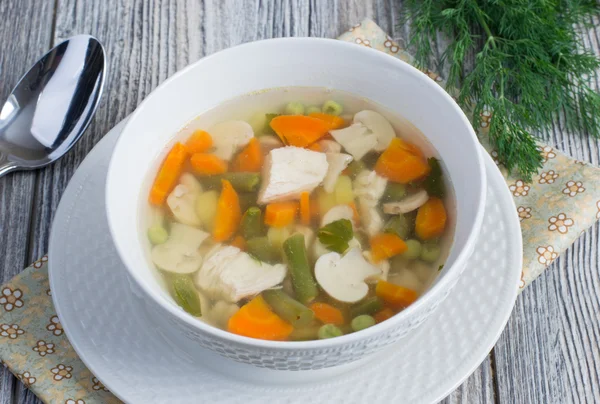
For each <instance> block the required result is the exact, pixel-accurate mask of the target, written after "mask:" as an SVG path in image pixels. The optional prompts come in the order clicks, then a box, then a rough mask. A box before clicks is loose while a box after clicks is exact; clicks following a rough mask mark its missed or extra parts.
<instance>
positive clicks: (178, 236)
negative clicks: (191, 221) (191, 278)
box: [150, 223, 209, 274]
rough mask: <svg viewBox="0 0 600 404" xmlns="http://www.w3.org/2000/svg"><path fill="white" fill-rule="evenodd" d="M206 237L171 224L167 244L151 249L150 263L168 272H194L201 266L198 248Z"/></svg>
mask: <svg viewBox="0 0 600 404" xmlns="http://www.w3.org/2000/svg"><path fill="white" fill-rule="evenodd" d="M208 236H209V234H208V233H206V232H204V231H202V230H200V229H197V228H195V227H192V226H188V225H185V224H181V223H173V224H171V234H170V235H169V239H168V240H167V242H166V243H163V244H159V245H157V246H154V248H152V252H151V254H150V255H151V258H152V262H154V264H156V266H157V267H159V268H160V269H162V270H164V271H168V272H174V273H178V274H190V273H192V272H196V271H197V270H198V269H200V267H201V266H202V255H201V254H200V252H199V251H198V248H199V247H200V245H201V244H202V243H203V242H204V240H206V239H207V238H208Z"/></svg>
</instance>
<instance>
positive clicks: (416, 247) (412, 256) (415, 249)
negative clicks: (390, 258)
mask: <svg viewBox="0 0 600 404" xmlns="http://www.w3.org/2000/svg"><path fill="white" fill-rule="evenodd" d="M406 247H407V249H406V251H404V253H403V254H402V256H403V257H404V258H406V259H409V260H416V259H417V258H419V257H420V256H421V250H422V249H423V247H422V245H421V242H420V241H418V240H412V239H411V240H406Z"/></svg>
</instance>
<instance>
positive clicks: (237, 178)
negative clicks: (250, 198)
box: [201, 173, 260, 192]
mask: <svg viewBox="0 0 600 404" xmlns="http://www.w3.org/2000/svg"><path fill="white" fill-rule="evenodd" d="M221 180H227V181H229V182H230V183H231V186H232V187H233V188H234V189H235V190H236V191H238V192H256V191H258V187H259V186H260V174H259V173H226V174H220V175H211V176H208V177H203V178H201V181H202V183H203V185H205V186H206V187H207V188H209V189H221Z"/></svg>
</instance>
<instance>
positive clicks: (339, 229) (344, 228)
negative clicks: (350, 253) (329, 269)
mask: <svg viewBox="0 0 600 404" xmlns="http://www.w3.org/2000/svg"><path fill="white" fill-rule="evenodd" d="M317 236H318V237H319V241H320V242H321V244H323V245H324V246H325V247H326V248H327V249H328V250H331V251H335V252H337V253H340V254H343V253H344V251H346V250H347V249H348V247H349V245H348V242H349V241H350V240H352V238H353V237H354V232H353V231H352V223H351V222H350V220H348V219H340V220H336V221H335V222H331V223H329V224H328V225H327V226H325V227H321V228H320V229H319V232H318V233H317Z"/></svg>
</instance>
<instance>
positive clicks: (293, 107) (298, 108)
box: [285, 102, 304, 115]
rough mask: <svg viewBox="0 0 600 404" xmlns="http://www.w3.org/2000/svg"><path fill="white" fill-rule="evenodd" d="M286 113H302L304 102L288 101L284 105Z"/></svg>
mask: <svg viewBox="0 0 600 404" xmlns="http://www.w3.org/2000/svg"><path fill="white" fill-rule="evenodd" d="M285 114H286V115H304V104H302V103H300V102H290V103H288V105H286V106H285Z"/></svg>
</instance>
